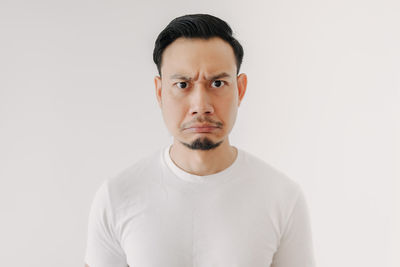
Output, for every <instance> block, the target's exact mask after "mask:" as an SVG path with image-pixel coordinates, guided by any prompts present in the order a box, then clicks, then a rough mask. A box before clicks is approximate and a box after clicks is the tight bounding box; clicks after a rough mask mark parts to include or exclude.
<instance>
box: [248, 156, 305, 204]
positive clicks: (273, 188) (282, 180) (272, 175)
mask: <svg viewBox="0 0 400 267" xmlns="http://www.w3.org/2000/svg"><path fill="white" fill-rule="evenodd" d="M242 152H243V163H244V166H246V168H245V170H243V171H245V172H246V179H251V180H253V181H256V182H257V185H258V186H260V190H263V191H264V192H265V194H267V195H268V196H270V197H271V199H277V200H281V201H282V200H285V202H287V201H289V202H293V201H295V199H296V198H297V197H298V195H299V193H300V191H301V188H300V185H299V183H298V182H296V181H295V180H294V179H293V178H291V177H289V176H288V175H287V174H286V173H285V172H283V171H282V170H280V169H278V168H276V167H275V166H273V165H271V164H270V163H268V162H266V161H265V160H263V159H261V158H259V157H258V156H256V155H254V154H252V153H250V152H247V151H245V150H242Z"/></svg>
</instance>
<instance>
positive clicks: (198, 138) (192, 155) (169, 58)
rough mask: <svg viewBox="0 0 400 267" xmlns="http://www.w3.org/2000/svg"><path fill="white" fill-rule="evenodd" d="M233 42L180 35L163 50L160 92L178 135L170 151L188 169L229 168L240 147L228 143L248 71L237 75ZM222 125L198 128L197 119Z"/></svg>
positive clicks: (174, 133)
mask: <svg viewBox="0 0 400 267" xmlns="http://www.w3.org/2000/svg"><path fill="white" fill-rule="evenodd" d="M236 73H237V66H236V60H235V55H234V52H233V49H232V47H231V46H230V45H229V43H227V42H225V41H224V40H222V39H221V38H218V37H214V38H210V39H208V40H204V39H200V38H190V39H189V38H178V39H176V40H175V41H174V42H173V43H171V44H170V45H169V46H167V48H166V49H165V50H164V53H163V55H162V65H161V76H155V78H154V83H155V92H156V96H157V101H158V104H159V106H160V108H161V111H162V115H163V119H164V122H165V125H166V127H167V129H168V131H169V132H170V133H171V135H172V136H173V138H174V141H173V144H172V147H171V150H170V155H171V159H172V160H173V161H174V163H175V164H176V165H177V166H178V167H180V168H181V169H183V170H184V171H186V172H188V173H191V174H195V175H199V176H204V175H210V174H214V173H217V172H220V171H222V170H224V169H226V168H228V167H229V166H230V165H231V164H232V163H233V162H234V161H235V159H236V156H237V148H235V147H233V146H231V145H230V143H229V133H230V132H231V130H232V128H233V126H234V123H235V120H236V115H237V111H238V108H239V106H240V103H241V101H242V99H243V97H244V94H245V92H246V86H247V76H246V74H244V73H242V74H240V75H237V74H236ZM199 123H201V124H202V123H207V124H211V125H214V126H217V127H218V128H215V129H213V130H212V131H211V132H194V130H193V129H188V128H189V127H191V126H193V125H194V124H199Z"/></svg>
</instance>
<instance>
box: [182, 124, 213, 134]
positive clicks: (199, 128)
mask: <svg viewBox="0 0 400 267" xmlns="http://www.w3.org/2000/svg"><path fill="white" fill-rule="evenodd" d="M219 128H220V127H218V126H214V125H209V124H201V125H193V126H191V127H188V128H185V129H184V131H187V132H193V133H210V132H213V131H216V130H217V129H219Z"/></svg>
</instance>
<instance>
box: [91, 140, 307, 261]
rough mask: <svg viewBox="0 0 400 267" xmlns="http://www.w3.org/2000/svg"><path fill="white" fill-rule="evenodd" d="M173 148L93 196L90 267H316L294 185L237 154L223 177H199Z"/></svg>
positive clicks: (108, 181) (303, 205)
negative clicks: (175, 156) (179, 160)
mask: <svg viewBox="0 0 400 267" xmlns="http://www.w3.org/2000/svg"><path fill="white" fill-rule="evenodd" d="M169 149H170V146H165V147H163V148H161V149H160V150H158V151H157V152H156V153H154V154H151V156H147V157H145V158H142V159H141V160H139V161H138V162H137V163H135V164H134V165H132V166H131V167H129V168H128V169H126V170H125V171H123V172H121V173H120V174H119V175H117V176H115V177H112V178H109V179H106V180H105V181H104V183H103V184H102V185H101V186H100V188H99V189H98V191H97V192H96V194H95V197H94V200H93V203H92V207H91V211H90V215H89V223H88V238H87V248H86V255H85V262H86V263H87V264H88V265H89V266H90V267H126V266H127V265H129V266H130V267H270V266H273V267H314V266H315V263H314V255H313V245H312V236H311V227H310V220H309V214H308V208H307V204H306V200H305V197H304V194H303V193H302V190H301V188H300V187H299V185H298V184H297V183H296V182H294V181H293V180H291V179H290V178H288V177H287V176H286V175H285V174H283V173H281V172H280V171H278V170H276V169H274V168H273V167H271V166H270V165H268V164H267V163H265V162H264V161H262V160H260V159H258V158H257V157H255V156H253V155H252V154H250V153H248V152H246V151H244V150H242V149H240V148H239V149H238V155H237V158H236V159H235V161H234V163H233V164H232V165H230V166H229V167H228V168H226V169H224V170H223V171H221V172H218V173H215V174H212V175H206V176H197V175H193V174H190V173H187V172H185V171H183V170H182V169H180V168H179V167H178V166H177V165H175V163H174V162H173V161H172V160H171V158H170V155H169Z"/></svg>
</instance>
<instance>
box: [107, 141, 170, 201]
mask: <svg viewBox="0 0 400 267" xmlns="http://www.w3.org/2000/svg"><path fill="white" fill-rule="evenodd" d="M161 151H162V148H159V149H157V150H154V151H151V152H150V153H148V154H147V155H144V156H143V157H141V158H140V159H139V160H137V161H136V162H135V163H133V164H131V165H130V166H128V167H126V168H125V169H123V170H121V171H120V172H119V173H117V174H115V175H114V176H111V177H109V178H107V179H105V180H104V181H103V183H102V185H101V188H104V190H105V191H107V194H108V195H109V198H110V202H111V204H112V206H115V205H117V206H119V205H120V204H122V203H123V202H126V201H128V200H130V201H132V200H133V199H134V198H138V197H140V195H141V194H143V192H144V191H145V190H146V187H148V186H149V185H150V184H151V183H153V182H154V179H156V177H158V176H159V172H160V168H159V167H160V163H161Z"/></svg>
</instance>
